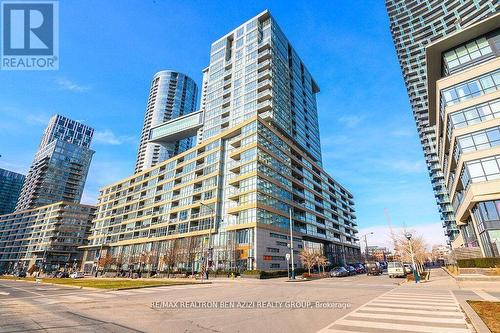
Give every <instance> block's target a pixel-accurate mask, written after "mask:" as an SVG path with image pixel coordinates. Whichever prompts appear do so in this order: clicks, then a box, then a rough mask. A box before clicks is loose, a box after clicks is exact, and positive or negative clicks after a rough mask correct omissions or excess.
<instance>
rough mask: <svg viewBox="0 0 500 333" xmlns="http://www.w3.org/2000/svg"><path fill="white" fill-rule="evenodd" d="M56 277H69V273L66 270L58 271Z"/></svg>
mask: <svg viewBox="0 0 500 333" xmlns="http://www.w3.org/2000/svg"><path fill="white" fill-rule="evenodd" d="M56 277H57V278H60V279H63V278H69V273H68V272H58V273H57V275H56Z"/></svg>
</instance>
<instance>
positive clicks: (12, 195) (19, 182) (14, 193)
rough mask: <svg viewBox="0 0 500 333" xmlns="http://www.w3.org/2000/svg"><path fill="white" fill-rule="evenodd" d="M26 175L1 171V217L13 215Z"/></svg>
mask: <svg viewBox="0 0 500 333" xmlns="http://www.w3.org/2000/svg"><path fill="white" fill-rule="evenodd" d="M24 178H25V176H24V175H21V174H19V173H16V172H12V171H9V170H5V169H0V215H3V214H8V213H12V212H13V211H14V209H15V208H16V203H17V200H18V199H19V195H20V194H21V189H22V187H23V183H24Z"/></svg>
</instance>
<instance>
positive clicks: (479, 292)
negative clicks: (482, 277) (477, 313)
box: [472, 289, 499, 302]
mask: <svg viewBox="0 0 500 333" xmlns="http://www.w3.org/2000/svg"><path fill="white" fill-rule="evenodd" d="M472 291H473V292H475V293H476V294H477V295H479V296H481V297H482V298H484V299H485V300H487V301H491V302H498V301H499V299H498V298H496V297H495V296H493V295H490V294H488V293H487V292H485V291H483V290H481V289H472Z"/></svg>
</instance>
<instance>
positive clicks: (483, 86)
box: [441, 70, 500, 111]
mask: <svg viewBox="0 0 500 333" xmlns="http://www.w3.org/2000/svg"><path fill="white" fill-rule="evenodd" d="M499 88H500V70H497V71H494V72H492V73H488V74H484V75H481V76H480V77H478V78H474V79H471V80H468V81H466V82H462V83H460V84H457V85H455V86H452V87H450V88H447V89H445V90H443V91H442V92H441V110H442V111H444V108H445V107H447V106H451V105H454V104H457V103H461V102H463V101H466V100H469V99H472V98H474V97H478V96H481V95H485V94H488V93H490V92H493V91H497V90H498V89H499Z"/></svg>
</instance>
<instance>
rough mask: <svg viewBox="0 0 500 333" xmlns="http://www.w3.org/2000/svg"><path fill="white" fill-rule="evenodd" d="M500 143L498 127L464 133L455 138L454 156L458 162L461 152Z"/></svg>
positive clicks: (499, 128) (486, 147)
mask: <svg viewBox="0 0 500 333" xmlns="http://www.w3.org/2000/svg"><path fill="white" fill-rule="evenodd" d="M498 145H500V127H499V126H497V127H493V128H489V129H486V130H482V131H478V132H474V133H470V134H466V135H462V136H459V137H458V138H457V146H456V147H455V151H454V157H455V160H456V161H457V162H458V159H459V158H460V155H461V154H462V153H467V152H471V151H477V150H482V149H488V148H491V147H495V146H498Z"/></svg>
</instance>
